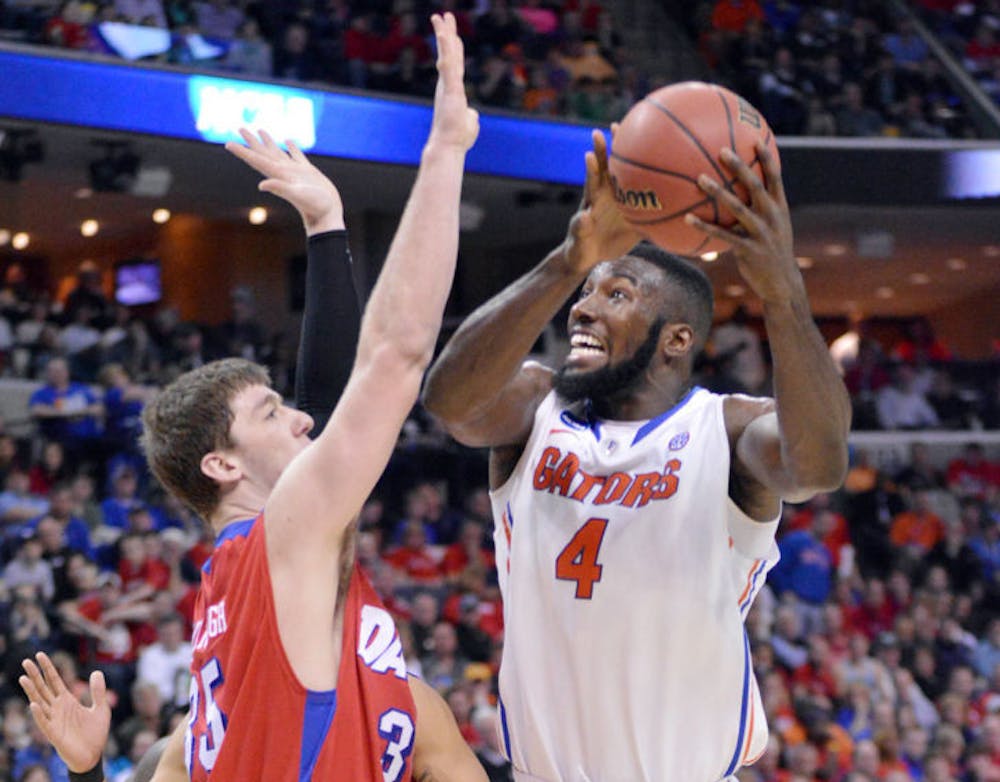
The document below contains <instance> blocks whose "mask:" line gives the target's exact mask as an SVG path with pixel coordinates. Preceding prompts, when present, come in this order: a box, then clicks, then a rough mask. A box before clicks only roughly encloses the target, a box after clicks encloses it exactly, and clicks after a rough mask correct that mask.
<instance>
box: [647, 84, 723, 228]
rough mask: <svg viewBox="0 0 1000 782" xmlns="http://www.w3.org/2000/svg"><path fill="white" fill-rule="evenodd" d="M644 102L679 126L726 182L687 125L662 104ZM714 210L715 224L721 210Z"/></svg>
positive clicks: (715, 207)
mask: <svg viewBox="0 0 1000 782" xmlns="http://www.w3.org/2000/svg"><path fill="white" fill-rule="evenodd" d="M643 100H646V101H649V102H650V103H651V104H652V105H653V106H655V107H656V109H657V110H658V111H660V112H661V113H663V114H665V115H666V116H667V117H668V118H669V119H670V121H671V122H673V123H674V124H675V125H677V127H678V128H679V129H680V130H681V131H682V132H683V133H684V135H685V136H687V137H688V138H689V139H690V140H691V142H692V143H693V144H694V145H695V146H696V147H698V149H699V150H700V151H701V154H702V155H703V156H704V157H705V160H707V161H708V164H709V165H710V166H711V167H712V169H713V170H714V171H715V173H716V176H718V177H719V179H720V180H722V181H725V179H726V176H725V174H723V173H722V169H721V168H719V166H718V164H717V163H716V162H715V160H713V159H712V156H711V155H709V154H708V150H707V149H705V147H704V146H703V145H702V143H701V141H700V140H699V138H698V137H697V136H696V135H695V134H694V133H692V132H691V130H690V128H688V126H687V125H685V124H684V123H683V122H681V121H680V120H679V119H677V117H676V116H675V115H674V113H673V112H672V111H670V109H668V108H667V107H666V106H663V105H662V104H660V103H657V102H656V101H655V100H653V99H652V98H649V97H646V98H643ZM713 209H714V211H715V217H714V218H713V222H718V221H719V208H718V206H715V205H713Z"/></svg>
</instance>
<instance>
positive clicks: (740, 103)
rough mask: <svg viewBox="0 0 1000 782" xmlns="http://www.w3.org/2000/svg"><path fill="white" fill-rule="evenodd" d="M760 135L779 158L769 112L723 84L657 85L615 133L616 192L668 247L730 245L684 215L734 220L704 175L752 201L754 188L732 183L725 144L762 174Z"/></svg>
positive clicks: (625, 209) (629, 215) (628, 214)
mask: <svg viewBox="0 0 1000 782" xmlns="http://www.w3.org/2000/svg"><path fill="white" fill-rule="evenodd" d="M759 138H763V139H764V140H765V143H766V144H767V146H768V149H769V150H770V151H771V154H772V155H774V157H775V159H776V160H777V159H778V148H777V146H776V145H775V141H774V134H773V133H772V132H771V129H770V128H769V127H768V125H767V122H766V121H765V120H764V117H763V116H762V115H761V113H760V112H759V111H757V109H755V108H754V107H753V106H751V105H750V103H749V102H747V101H746V100H744V99H743V98H741V97H740V96H739V95H736V94H735V93H734V92H731V91H730V90H727V89H726V88H725V87H720V86H719V85H717V84H706V83H705V82H699V81H687V82H681V83H679V84H672V85H670V86H668V87H663V88H661V89H658V90H656V91H655V92H651V93H650V94H649V95H647V96H646V97H645V98H643V99H642V100H641V101H639V102H638V103H637V104H635V105H634V106H633V107H632V108H631V109H630V110H629V112H628V114H626V115H625V119H624V120H622V123H621V125H620V126H619V128H618V132H617V133H616V134H615V137H614V141H613V143H612V149H611V155H610V159H609V161H608V169H609V172H610V174H611V183H612V186H613V187H614V190H615V200H616V201H617V202H618V206H619V208H620V209H621V211H622V213H623V214H624V215H625V219H626V220H628V222H629V223H631V224H632V226H633V227H635V228H636V229H637V230H638V231H639V232H640V233H641V234H642V235H643V236H645V237H646V238H647V239H649V240H650V241H652V242H654V243H655V244H657V245H659V246H660V247H662V248H663V249H664V250H666V251H668V252H672V253H675V254H677V255H687V256H693V255H700V254H702V253H706V252H711V251H722V250H725V249H727V248H728V245H727V244H726V243H725V242H722V241H720V240H718V239H713V238H711V237H708V236H706V235H705V234H703V233H702V232H701V231H698V230H697V229H695V228H692V227H691V226H690V225H688V224H687V223H686V222H684V215H685V214H687V213H688V212H694V214H695V215H696V216H697V217H700V218H701V219H702V220H705V221H706V222H710V223H718V224H719V225H722V226H730V225H732V224H733V223H734V222H735V219H734V218H733V216H732V215H731V214H730V213H729V211H728V210H727V209H725V207H720V206H719V205H718V204H717V203H716V201H715V199H714V198H711V197H709V196H708V195H706V194H705V193H704V191H702V190H701V189H700V188H699V187H698V176H699V175H700V174H707V175H708V176H710V177H712V178H713V179H715V180H716V181H717V182H721V183H722V184H723V185H724V186H725V187H726V188H727V189H729V190H731V191H733V192H735V193H736V194H737V195H738V196H739V197H740V198H741V199H742V200H743V202H744V203H749V193H747V192H746V188H744V187H743V186H742V185H740V184H735V183H734V180H733V175H732V174H731V172H730V171H729V169H727V168H726V167H725V166H724V165H723V164H722V163H721V162H720V160H719V151H720V150H721V149H722V148H723V147H729V148H730V149H732V150H733V152H735V153H736V155H738V156H739V158H740V159H741V160H743V161H745V162H746V163H747V164H748V165H749V166H750V168H751V169H752V170H753V172H754V173H755V174H757V176H759V177H761V179H763V178H764V174H763V171H762V167H761V165H760V161H759V160H758V159H757V151H756V149H755V148H754V144H755V142H756V141H757V139H759Z"/></svg>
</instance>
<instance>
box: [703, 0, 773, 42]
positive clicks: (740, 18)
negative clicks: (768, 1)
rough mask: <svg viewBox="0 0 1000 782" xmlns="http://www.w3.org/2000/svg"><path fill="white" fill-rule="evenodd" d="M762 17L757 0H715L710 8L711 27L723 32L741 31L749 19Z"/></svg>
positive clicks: (762, 12)
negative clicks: (713, 5)
mask: <svg viewBox="0 0 1000 782" xmlns="http://www.w3.org/2000/svg"><path fill="white" fill-rule="evenodd" d="M763 19H764V11H763V9H762V8H761V7H760V4H759V3H758V2H757V0H717V2H716V4H715V8H713V9H712V27H714V28H715V29H716V30H719V31H721V32H725V33H734V34H738V33H742V32H743V30H744V29H745V28H746V26H747V25H748V24H749V23H750V21H751V20H756V21H758V22H759V21H762V20H763Z"/></svg>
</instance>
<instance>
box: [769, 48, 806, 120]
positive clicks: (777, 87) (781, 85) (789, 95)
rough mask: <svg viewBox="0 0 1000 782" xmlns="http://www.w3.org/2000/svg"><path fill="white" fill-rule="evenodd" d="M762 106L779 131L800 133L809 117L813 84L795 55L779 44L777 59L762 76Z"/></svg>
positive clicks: (776, 52) (775, 54)
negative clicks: (807, 105) (806, 76)
mask: <svg viewBox="0 0 1000 782" xmlns="http://www.w3.org/2000/svg"><path fill="white" fill-rule="evenodd" d="M759 90H760V110H761V112H763V114H764V117H765V118H766V119H767V122H768V124H769V125H770V126H771V128H772V129H773V130H774V132H775V133H778V134H792V135H798V134H799V133H801V132H802V127H803V125H804V124H805V117H806V95H807V93H809V92H811V91H812V85H811V84H809V82H808V80H807V79H806V78H805V77H804V76H803V75H802V74H801V73H800V71H799V68H798V65H797V64H796V61H795V55H794V54H793V53H792V50H791V49H789V48H788V47H787V46H779V47H778V48H777V49H776V50H775V52H774V59H773V61H772V63H771V65H770V67H768V68H767V69H765V70H764V71H763V72H762V73H761V76H760V86H759Z"/></svg>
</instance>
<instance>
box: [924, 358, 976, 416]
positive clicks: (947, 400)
mask: <svg viewBox="0 0 1000 782" xmlns="http://www.w3.org/2000/svg"><path fill="white" fill-rule="evenodd" d="M927 401H928V402H930V404H931V407H933V408H934V412H935V413H936V414H937V417H938V420H939V421H940V422H941V426H942V427H944V428H945V429H968V428H969V424H970V422H971V421H970V410H969V405H968V404H967V403H966V402H965V400H964V399H962V396H961V394H959V393H958V390H957V389H956V388H955V381H954V380H953V379H952V376H951V372H949V371H948V370H947V369H946V368H940V369H936V370H935V371H934V379H933V380H932V381H931V387H930V390H929V391H928V392H927Z"/></svg>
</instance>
